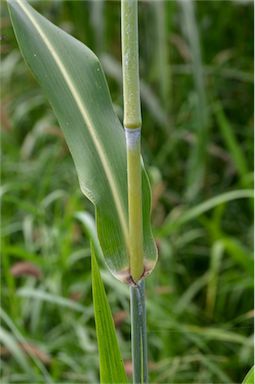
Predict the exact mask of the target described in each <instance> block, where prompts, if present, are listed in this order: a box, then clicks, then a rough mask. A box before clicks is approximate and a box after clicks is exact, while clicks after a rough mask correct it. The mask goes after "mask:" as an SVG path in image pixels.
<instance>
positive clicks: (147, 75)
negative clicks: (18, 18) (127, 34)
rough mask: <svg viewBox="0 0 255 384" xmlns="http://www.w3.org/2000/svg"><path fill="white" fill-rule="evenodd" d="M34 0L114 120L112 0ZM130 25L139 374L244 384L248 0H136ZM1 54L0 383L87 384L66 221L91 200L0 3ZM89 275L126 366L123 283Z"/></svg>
mask: <svg viewBox="0 0 255 384" xmlns="http://www.w3.org/2000/svg"><path fill="white" fill-rule="evenodd" d="M31 3H32V4H33V5H34V7H35V8H36V9H38V10H39V12H41V13H42V14H44V15H45V16H46V17H47V18H49V19H50V20H51V21H52V22H54V23H55V24H57V25H58V26H60V27H61V28H63V29H64V30H66V31H67V32H69V33H71V34H72V35H74V36H75V37H77V38H78V39H80V40H82V41H83V42H84V43H86V44H87V45H88V46H89V47H90V48H91V49H92V50H94V51H95V52H96V54H97V55H98V56H99V57H100V60H101V62H102V64H103V67H104V70H105V73H106V77H107V80H108V83H109V87H110V91H111V95H112V100H113V103H114V108H115V110H116V113H117V114H118V116H119V117H120V119H122V89H121V59H120V58H121V51H120V3H119V2H118V1H62V0H48V1H35V0H34V1H31ZM139 32H140V75H141V97H142V111H143V155H144V160H145V163H146V166H147V170H148V172H149V176H150V179H151V184H152V193H153V209H152V221H153V227H154V232H155V236H156V239H157V244H158V247H159V255H160V256H159V262H158V265H157V268H156V270H155V272H154V273H153V274H152V275H151V277H149V278H148V279H147V280H146V285H147V308H148V342H149V361H150V362H149V367H150V378H151V379H150V380H151V382H155V383H171V384H172V383H196V384H198V383H240V382H241V381H242V379H243V377H244V376H245V374H246V372H247V371H248V369H249V368H250V366H251V365H252V361H253V348H252V345H253V338H252V324H253V311H252V309H253V272H252V270H253V267H252V266H253V259H252V241H253V229H252V200H251V199H250V198H247V197H249V196H250V197H251V192H250V190H251V188H252V181H253V175H252V159H253V131H252V126H253V60H252V58H253V2H252V1H230V0H229V1H193V2H181V1H163V2H161V1H141V2H139ZM28 43H29V42H28ZM1 58H2V60H1V72H0V76H1V93H2V94H1V101H2V107H1V129H2V131H1V141H2V150H3V155H2V160H1V170H2V186H1V190H0V192H1V198H2V229H1V234H2V244H1V250H2V259H1V261H2V309H1V312H0V315H1V329H0V339H1V350H0V358H1V370H2V372H1V375H2V383H39V382H44V383H50V382H53V383H95V382H97V381H98V352H97V344H96V336H95V326H94V317H93V308H92V298H91V274H90V251H89V239H88V236H87V234H86V232H85V230H84V227H83V226H82V224H81V223H80V222H79V221H78V220H77V219H76V218H75V215H76V213H77V212H79V211H83V212H84V211H86V212H87V213H88V214H90V213H91V214H93V207H92V206H91V204H90V202H89V201H87V200H86V199H85V198H84V197H83V196H82V194H81V192H80V189H79V185H78V180H77V177H76V174H75V169H74V165H73V163H72V160H71V156H70V154H69V153H68V149H67V147H66V145H65V142H64V140H63V137H62V133H61V131H60V129H59V127H58V124H57V121H56V119H55V117H54V115H53V112H52V110H51V108H50V106H49V104H48V103H47V101H46V99H45V97H44V95H43V94H42V91H41V89H40V88H39V86H38V85H37V83H36V81H35V80H34V78H33V77H32V75H31V73H30V72H29V70H28V68H27V67H26V65H25V64H24V61H23V59H22V57H21V55H20V53H19V50H18V47H17V43H16V40H15V37H14V34H13V30H12V27H11V24H10V19H9V16H8V11H7V6H6V3H5V2H4V1H2V2H1ZM85 75H86V74H84V76H85ZM101 271H102V276H103V279H104V283H105V286H106V289H107V292H108V298H109V302H110V305H111V308H112V312H113V316H114V320H115V324H116V327H117V331H118V336H119V341H120V346H121V350H122V352H123V357H124V360H125V365H126V370H127V372H128V373H129V375H130V373H131V363H130V358H131V356H130V355H131V352H130V320H129V315H128V312H129V294H128V288H127V287H126V286H123V285H121V284H120V283H119V282H118V281H117V280H115V279H114V278H113V277H112V276H111V275H110V274H109V272H108V271H107V270H106V268H105V266H104V265H103V263H102V262H101Z"/></svg>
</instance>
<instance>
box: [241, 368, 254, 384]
mask: <svg viewBox="0 0 255 384" xmlns="http://www.w3.org/2000/svg"><path fill="white" fill-rule="evenodd" d="M253 383H254V366H253V367H252V368H251V369H250V370H249V372H248V373H247V375H246V376H245V378H244V380H243V383H242V384H253Z"/></svg>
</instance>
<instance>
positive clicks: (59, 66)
mask: <svg viewBox="0 0 255 384" xmlns="http://www.w3.org/2000/svg"><path fill="white" fill-rule="evenodd" d="M8 3H9V9H10V14H11V19H12V23H13V26H14V30H15V34H16V37H17V39H18V42H19V45H20V49H21V51H22V53H23V56H24V57H25V60H26V61H27V63H28V64H29V66H30V68H31V69H32V71H33V73H34V74H35V76H36V78H37V80H38V81H39V83H40V84H41V86H42V88H43V89H44V91H45V93H46V95H47V97H48V99H49V101H50V103H51V105H52V107H53V109H54V112H55V114H56V116H57V118H58V121H59V123H60V126H61V128H62V130H63V132H64V135H65V139H66V141H67V144H68V146H69V149H70V151H71V154H72V157H73V160H74V163H75V166H76V170H77V173H78V178H79V182H80V186H81V189H82V191H83V193H84V194H85V195H86V196H87V197H88V198H89V199H90V200H91V201H92V202H93V204H94V205H95V207H96V222H97V231H98V237H99V241H100V244H101V247H102V250H103V253H104V256H105V259H106V262H107V264H108V266H109V268H110V269H111V271H112V273H113V274H114V275H115V276H117V277H118V278H119V279H120V280H124V281H126V280H127V279H128V278H129V245H128V214H127V209H128V203H127V173H126V168H127V167H126V149H125V138H124V132H123V129H122V127H121V124H120V122H119V120H118V119H117V117H116V115H115V114H114V111H113V107H112V103H111V98H110V94H109V90H108V87H107V84H106V81H105V77H104V74H103V71H102V69H101V66H100V63H99V61H98V59H97V57H96V56H95V55H94V54H93V53H92V52H91V51H90V50H89V49H88V48H87V47H86V46H84V45H83V44H81V43H80V42H79V41H77V40H75V39H74V38H72V37H71V36H70V35H68V34H67V33H65V32H64V31H62V30H60V29H59V28H57V27H56V26H54V25H53V24H52V23H50V22H49V21H48V20H46V19H45V18H44V17H42V16H41V15H40V14H38V13H37V12H36V11H35V10H34V9H33V8H32V7H31V6H30V5H29V4H27V3H26V2H25V1H21V0H17V1H14V0H9V2H8ZM60 95H61V96H60ZM142 185H143V233H144V254H145V259H147V260H146V261H145V265H146V270H148V272H149V270H151V269H152V268H153V267H154V265H155V261H156V258H157V252H156V247H155V243H154V240H153V237H152V233H151V227H150V187H149V183H148V179H147V176H146V174H145V171H144V169H143V175H142Z"/></svg>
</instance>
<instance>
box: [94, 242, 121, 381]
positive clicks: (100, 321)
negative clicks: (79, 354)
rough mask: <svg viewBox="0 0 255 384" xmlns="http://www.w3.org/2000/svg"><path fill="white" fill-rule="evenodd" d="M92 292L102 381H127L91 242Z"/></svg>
mask: <svg viewBox="0 0 255 384" xmlns="http://www.w3.org/2000/svg"><path fill="white" fill-rule="evenodd" d="M91 268H92V292H93V304H94V312H95V321H96V333H97V342H98V349H99V359H100V383H113V384H115V383H127V378H126V374H125V370H124V365H123V361H122V358H121V354H120V351H119V346H118V341H117V337H116V332H115V328H114V323H113V319H112V315H111V310H110V306H109V303H108V301H107V297H106V294H105V290H104V285H103V282H102V279H101V276H100V272H99V268H98V265H97V261H96V256H95V249H94V246H93V243H92V242H91Z"/></svg>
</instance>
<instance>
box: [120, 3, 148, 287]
mask: <svg viewBox="0 0 255 384" xmlns="http://www.w3.org/2000/svg"><path fill="white" fill-rule="evenodd" d="M121 22H122V23H121V27H122V28H121V32H122V68H123V92H124V127H125V131H126V143H127V171H128V211H129V257H130V260H129V267H130V274H131V276H132V279H133V280H134V282H137V281H138V280H139V279H140V278H141V276H142V274H143V272H144V255H143V225H142V182H141V155H140V154H141V148H140V147H141V144H140V140H141V107H140V87H139V69H138V21H137V0H122V2H121Z"/></svg>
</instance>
